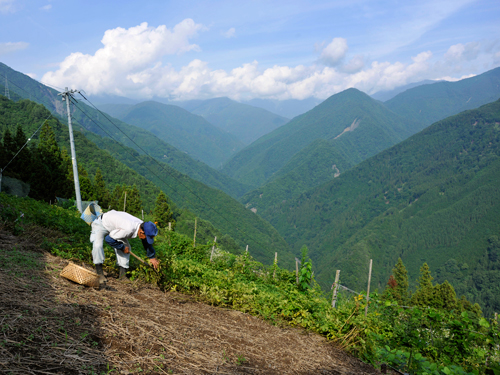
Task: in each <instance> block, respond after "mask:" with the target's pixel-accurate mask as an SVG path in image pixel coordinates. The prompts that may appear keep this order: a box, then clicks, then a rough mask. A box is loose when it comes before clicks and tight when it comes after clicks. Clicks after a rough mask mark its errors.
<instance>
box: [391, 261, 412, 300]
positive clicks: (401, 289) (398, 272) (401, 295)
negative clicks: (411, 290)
mask: <svg viewBox="0 0 500 375" xmlns="http://www.w3.org/2000/svg"><path fill="white" fill-rule="evenodd" d="M392 274H393V275H394V280H395V281H396V286H395V288H394V290H393V296H394V298H395V299H396V300H397V301H398V303H399V304H402V305H406V304H407V303H408V300H409V295H408V271H407V270H406V267H405V265H404V264H403V261H402V260H401V258H398V262H397V263H396V266H394V268H393V270H392Z"/></svg>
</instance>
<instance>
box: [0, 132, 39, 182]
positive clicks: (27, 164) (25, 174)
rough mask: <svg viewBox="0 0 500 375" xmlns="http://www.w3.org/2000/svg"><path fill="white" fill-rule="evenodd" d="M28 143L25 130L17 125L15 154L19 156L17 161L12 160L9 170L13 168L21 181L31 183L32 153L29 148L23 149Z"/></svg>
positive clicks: (16, 158)
mask: <svg viewBox="0 0 500 375" xmlns="http://www.w3.org/2000/svg"><path fill="white" fill-rule="evenodd" d="M27 141H28V138H27V137H26V135H25V134H24V131H23V128H22V127H21V125H17V129H16V135H15V137H14V144H15V148H16V151H15V152H16V153H17V152H19V153H18V154H17V156H16V157H15V159H14V160H12V164H11V165H10V166H9V169H11V168H12V170H13V171H15V172H16V173H18V175H19V179H20V180H22V181H24V182H28V183H29V180H30V177H31V170H32V153H31V150H30V149H29V148H28V147H27V146H26V147H24V148H23V146H24V145H25V144H26V142H27ZM0 168H2V167H0Z"/></svg>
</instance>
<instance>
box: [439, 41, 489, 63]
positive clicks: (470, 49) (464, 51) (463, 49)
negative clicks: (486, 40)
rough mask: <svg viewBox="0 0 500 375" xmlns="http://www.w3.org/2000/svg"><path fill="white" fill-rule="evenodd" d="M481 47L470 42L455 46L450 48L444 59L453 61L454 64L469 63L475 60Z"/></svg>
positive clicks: (476, 43)
mask: <svg viewBox="0 0 500 375" xmlns="http://www.w3.org/2000/svg"><path fill="white" fill-rule="evenodd" d="M480 47H481V45H480V44H479V43H478V42H470V43H467V44H465V45H464V44H462V43H459V44H455V45H453V46H451V47H450V48H449V49H448V51H447V52H446V54H445V55H444V57H445V58H446V59H447V60H454V61H456V62H460V61H471V60H474V59H476V58H477V56H478V55H479V53H480Z"/></svg>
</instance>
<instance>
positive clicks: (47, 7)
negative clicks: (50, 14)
mask: <svg viewBox="0 0 500 375" xmlns="http://www.w3.org/2000/svg"><path fill="white" fill-rule="evenodd" d="M40 9H41V10H45V11H48V10H51V9H52V4H47V5H44V6H43V7H41V8H40Z"/></svg>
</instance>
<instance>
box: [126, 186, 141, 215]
mask: <svg viewBox="0 0 500 375" xmlns="http://www.w3.org/2000/svg"><path fill="white" fill-rule="evenodd" d="M126 191H127V204H126V208H125V211H126V212H128V213H129V214H131V215H136V216H138V215H140V214H141V210H142V207H143V206H142V200H141V195H140V193H139V189H137V186H136V185H134V186H132V188H130V187H128V188H127V189H126ZM123 198H124V197H123Z"/></svg>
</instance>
